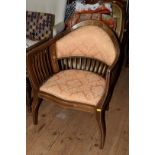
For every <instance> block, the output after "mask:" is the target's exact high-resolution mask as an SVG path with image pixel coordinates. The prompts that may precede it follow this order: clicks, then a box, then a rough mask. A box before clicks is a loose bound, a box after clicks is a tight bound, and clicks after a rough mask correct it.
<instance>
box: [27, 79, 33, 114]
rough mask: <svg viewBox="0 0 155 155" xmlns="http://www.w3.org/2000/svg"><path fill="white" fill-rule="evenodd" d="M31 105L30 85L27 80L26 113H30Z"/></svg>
mask: <svg viewBox="0 0 155 155" xmlns="http://www.w3.org/2000/svg"><path fill="white" fill-rule="evenodd" d="M31 104H32V97H31V85H30V82H29V79H28V78H27V79H26V105H27V109H28V112H32V108H31Z"/></svg>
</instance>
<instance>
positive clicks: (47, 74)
mask: <svg viewBox="0 0 155 155" xmlns="http://www.w3.org/2000/svg"><path fill="white" fill-rule="evenodd" d="M119 55H120V48H119V43H118V40H117V37H116V36H115V34H114V32H113V31H112V30H111V29H110V28H109V27H108V26H107V25H105V24H103V23H102V22H100V21H95V20H87V21H83V22H81V23H78V24H76V25H74V26H73V27H72V28H71V29H70V30H66V31H65V32H63V33H62V34H61V35H58V36H57V37H56V38H54V39H51V40H48V41H47V42H45V43H43V44H41V45H39V46H38V47H35V48H34V49H32V50H31V51H29V53H27V69H28V74H29V78H30V81H31V84H32V89H33V95H34V99H33V103H32V115H33V123H34V124H37V123H38V109H39V106H40V104H41V102H42V100H47V101H49V103H50V101H53V102H54V103H55V104H58V105H60V106H62V107H67V108H70V109H76V110H81V111H85V112H90V113H93V114H94V115H95V116H96V120H97V122H98V126H99V129H100V133H101V145H100V148H103V146H104V142H105V136H106V123H105V111H106V110H108V107H109V102H110V99H111V97H112V93H113V90H114V86H115V84H116V79H117V75H118V68H119V67H118V66H119ZM53 110H54V109H53Z"/></svg>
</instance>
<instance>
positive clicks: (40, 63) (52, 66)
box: [27, 20, 120, 148]
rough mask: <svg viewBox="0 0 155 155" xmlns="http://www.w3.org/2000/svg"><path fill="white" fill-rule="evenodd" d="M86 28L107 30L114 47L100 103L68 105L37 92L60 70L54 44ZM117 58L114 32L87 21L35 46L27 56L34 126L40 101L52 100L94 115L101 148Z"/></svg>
mask: <svg viewBox="0 0 155 155" xmlns="http://www.w3.org/2000/svg"><path fill="white" fill-rule="evenodd" d="M87 25H94V26H98V27H100V28H102V29H103V30H104V31H106V32H107V33H108V34H109V36H110V38H111V40H112V42H113V44H114V47H115V51H116V58H115V60H114V62H113V64H112V65H110V66H107V68H106V70H105V74H104V76H105V79H106V89H105V93H104V95H103V96H102V98H101V100H100V101H99V102H98V104H97V105H96V106H93V105H88V104H81V103H78V102H68V101H65V100H63V99H60V98H58V97H55V96H52V95H49V94H47V93H44V92H41V91H40V90H39V88H40V86H42V84H43V83H44V82H45V81H46V80H47V79H48V78H49V77H51V76H52V75H54V74H55V73H57V72H59V71H60V66H59V64H58V61H59V60H58V58H57V57H56V49H55V43H56V41H57V40H58V39H60V38H62V37H63V36H65V35H66V34H68V33H70V32H72V31H74V30H76V29H78V28H80V27H82V26H87ZM119 55H120V47H119V42H118V39H117V37H116V35H115V34H114V32H113V31H112V30H111V29H110V28H109V27H108V26H107V25H105V24H103V23H101V22H99V21H94V20H88V21H84V22H81V23H78V24H77V25H75V26H73V27H72V29H70V30H67V31H65V32H62V33H61V34H59V35H58V36H57V37H55V38H54V39H49V40H47V41H46V42H44V43H42V44H40V45H38V46H37V47H34V48H32V49H31V50H30V51H29V52H28V53H27V71H28V76H29V79H30V82H31V85H32V89H33V103H32V115H33V122H34V124H37V123H38V109H39V106H40V104H41V101H42V100H47V101H54V102H55V103H57V104H58V105H60V106H63V107H67V108H71V109H76V110H82V111H85V112H91V113H94V114H95V115H96V120H97V122H98V125H99V129H100V133H101V145H100V148H103V146H104V142H105V136H106V123H105V111H106V110H108V108H109V102H110V99H111V96H112V94H113V90H114V86H115V83H116V80H117V78H118V73H119V71H118V70H119V68H120V67H119Z"/></svg>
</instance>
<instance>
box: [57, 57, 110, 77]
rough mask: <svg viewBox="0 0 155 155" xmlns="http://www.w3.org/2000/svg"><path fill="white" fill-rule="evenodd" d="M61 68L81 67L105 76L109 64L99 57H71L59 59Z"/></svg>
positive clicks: (80, 68)
mask: <svg viewBox="0 0 155 155" xmlns="http://www.w3.org/2000/svg"><path fill="white" fill-rule="evenodd" d="M58 64H59V69H60V70H67V69H79V70H86V71H90V72H94V73H96V74H98V75H100V76H102V77H104V78H105V75H106V71H107V68H108V66H107V65H106V64H105V63H103V62H102V61H99V60H97V59H92V58H87V57H69V58H61V59H58Z"/></svg>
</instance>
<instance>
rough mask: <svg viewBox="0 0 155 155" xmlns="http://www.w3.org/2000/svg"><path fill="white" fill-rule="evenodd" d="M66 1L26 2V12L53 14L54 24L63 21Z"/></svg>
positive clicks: (36, 0) (41, 0)
mask: <svg viewBox="0 0 155 155" xmlns="http://www.w3.org/2000/svg"><path fill="white" fill-rule="evenodd" d="M66 3H67V0H26V10H28V11H36V12H44V13H52V14H55V24H58V23H60V22H62V21H64V16H65V9H66Z"/></svg>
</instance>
